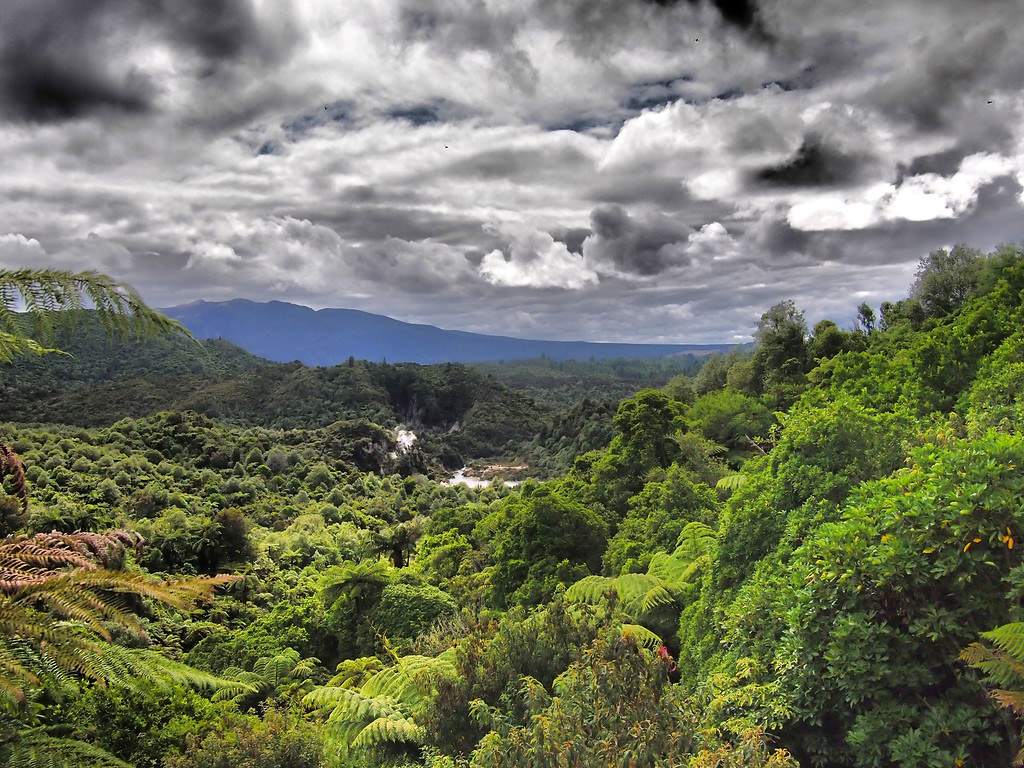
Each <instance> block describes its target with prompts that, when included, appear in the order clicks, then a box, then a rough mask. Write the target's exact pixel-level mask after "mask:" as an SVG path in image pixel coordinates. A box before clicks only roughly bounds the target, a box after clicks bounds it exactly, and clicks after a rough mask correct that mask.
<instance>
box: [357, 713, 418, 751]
mask: <svg viewBox="0 0 1024 768" xmlns="http://www.w3.org/2000/svg"><path fill="white" fill-rule="evenodd" d="M425 735H426V734H425V732H424V730H423V728H422V727H421V726H418V725H416V723H414V722H413V721H412V720H410V719H408V718H390V717H378V718H377V719H376V720H374V721H373V722H371V723H370V724H368V725H367V726H365V727H364V728H363V729H362V730H361V731H359V735H357V736H356V737H355V738H354V739H352V744H351V746H352V748H353V749H365V748H366V747H376V746H380V745H381V744H401V743H403V742H407V743H412V744H422V743H423V742H424V740H425Z"/></svg>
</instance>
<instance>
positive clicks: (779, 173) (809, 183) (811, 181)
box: [755, 136, 867, 187]
mask: <svg viewBox="0 0 1024 768" xmlns="http://www.w3.org/2000/svg"><path fill="white" fill-rule="evenodd" d="M866 161H867V158H866V157H863V156H857V155H855V154H849V153H846V152H843V151H841V150H836V149H835V148H833V147H830V146H829V145H828V144H827V143H826V142H825V141H823V140H822V139H820V138H818V137H814V136H809V137H807V138H805V139H804V142H803V144H801V145H800V148H799V149H798V150H797V151H796V153H795V154H794V155H793V156H792V157H791V158H790V159H789V160H787V161H786V162H785V163H781V164H779V165H775V166H771V167H769V168H763V169H761V170H760V171H758V172H757V173H756V174H755V179H756V180H757V181H760V182H764V183H766V184H769V185H774V186H782V187H814V186H829V185H837V184H846V183H849V182H853V181H858V180H860V178H861V176H862V173H861V172H862V169H863V167H864V165H865V163H866Z"/></svg>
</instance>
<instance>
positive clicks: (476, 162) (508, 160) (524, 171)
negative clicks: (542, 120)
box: [447, 144, 593, 182]
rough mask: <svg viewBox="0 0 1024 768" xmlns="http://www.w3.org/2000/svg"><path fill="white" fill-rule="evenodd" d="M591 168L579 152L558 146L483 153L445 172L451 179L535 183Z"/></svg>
mask: <svg viewBox="0 0 1024 768" xmlns="http://www.w3.org/2000/svg"><path fill="white" fill-rule="evenodd" d="M592 167H593V160H592V159H591V158H590V157H588V156H587V155H586V154H585V153H584V152H582V151H581V150H580V149H579V148H577V147H573V146H569V145H565V144H562V145H558V146H551V145H548V146H540V147H535V148H516V147H510V148H502V149H495V150H485V151H482V152H478V153H476V154H474V155H471V156H469V157H465V158H463V159H461V160H457V161H456V162H454V163H452V164H451V165H449V166H448V168H447V171H448V173H451V174H454V175H455V176H466V177H475V178H481V179H499V178H500V179H508V180H510V181H532V182H537V181H539V180H540V179H543V178H550V177H551V176H552V175H558V176H560V177H561V178H565V174H579V173H581V172H587V171H589V170H590V169H591V168H592Z"/></svg>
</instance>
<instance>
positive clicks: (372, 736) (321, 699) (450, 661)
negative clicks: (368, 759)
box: [302, 649, 456, 752]
mask: <svg viewBox="0 0 1024 768" xmlns="http://www.w3.org/2000/svg"><path fill="white" fill-rule="evenodd" d="M455 670H456V668H455V657H454V650H453V649H449V650H448V651H445V652H444V653H443V654H441V655H440V656H433V657H431V656H415V655H413V656H403V657H401V658H399V659H398V660H397V661H396V662H395V664H394V665H392V666H390V667H386V668H384V669H382V670H380V671H377V672H374V673H372V674H370V675H369V676H368V677H367V678H366V680H365V681H364V682H363V683H362V685H361V686H360V687H359V689H358V690H355V689H353V688H343V687H336V686H326V687H322V688H317V689H315V690H313V691H312V692H310V693H308V694H306V696H305V697H303V699H302V703H303V705H304V706H306V707H308V708H310V709H316V710H319V711H321V712H326V713H328V716H327V721H326V722H325V724H324V733H325V735H327V737H328V738H329V739H330V740H332V741H333V742H334V743H335V746H336V747H337V748H338V749H339V750H341V751H342V752H344V751H347V750H350V749H366V748H369V747H373V746H377V745H379V744H382V743H384V742H392V743H398V742H412V743H422V740H423V731H422V729H421V727H420V726H419V725H418V724H417V723H416V717H417V714H418V713H419V712H421V711H422V709H423V707H424V706H425V705H426V703H427V702H428V701H429V698H430V692H431V690H432V689H433V683H434V681H436V680H437V679H438V678H439V677H441V676H452V675H455V673H456V672H455ZM368 729H369V730H368Z"/></svg>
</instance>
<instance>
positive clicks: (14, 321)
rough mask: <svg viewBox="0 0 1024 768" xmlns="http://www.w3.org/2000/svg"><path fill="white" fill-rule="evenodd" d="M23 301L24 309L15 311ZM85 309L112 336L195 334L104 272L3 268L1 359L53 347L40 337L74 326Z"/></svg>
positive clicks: (47, 337) (0, 273)
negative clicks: (42, 343)
mask: <svg viewBox="0 0 1024 768" xmlns="http://www.w3.org/2000/svg"><path fill="white" fill-rule="evenodd" d="M19 303H20V304H21V305H22V306H23V307H24V309H25V311H24V312H16V311H15V310H14V307H15V306H16V305H17V304H19ZM87 309H91V311H92V313H93V314H94V315H95V316H96V318H97V319H98V320H99V322H100V324H101V325H102V326H103V329H104V330H105V331H106V332H107V334H108V335H110V336H112V337H118V338H128V337H133V336H134V337H138V338H150V337H152V336H156V335H158V334H167V333H177V334H181V335H183V336H186V337H188V338H192V336H191V334H189V332H188V331H187V330H186V329H185V327H184V326H183V325H181V323H179V322H177V321H176V320H171V319H170V318H168V317H165V316H164V315H162V314H160V313H159V312H157V311H155V310H153V309H150V308H149V307H148V306H146V303H145V302H144V301H142V299H141V297H140V296H139V294H138V293H137V292H136V291H135V289H134V288H132V287H131V286H129V285H126V284H124V283H117V282H115V281H114V280H113V279H111V278H109V277H107V276H106V275H101V274H99V273H97V272H67V271H63V270H53V269H17V270H9V269H0V362H10V361H11V360H12V359H13V358H14V357H15V356H16V355H20V354H25V353H30V354H43V353H45V352H49V351H52V350H49V349H47V348H45V347H43V346H42V345H41V344H40V343H39V342H40V341H44V342H47V341H49V340H51V339H52V338H53V337H54V334H55V332H56V330H57V329H58V328H72V329H73V328H74V327H75V326H76V324H77V323H78V322H79V320H80V319H81V318H82V317H83V316H84V315H85V310H87Z"/></svg>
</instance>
